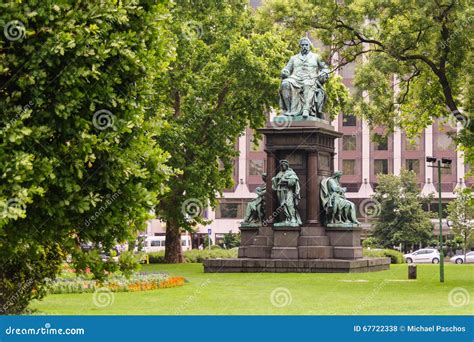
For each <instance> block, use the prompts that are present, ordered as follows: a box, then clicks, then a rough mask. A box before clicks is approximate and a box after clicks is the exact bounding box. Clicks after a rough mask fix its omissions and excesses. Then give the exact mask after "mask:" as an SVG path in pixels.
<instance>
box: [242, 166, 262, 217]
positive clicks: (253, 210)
mask: <svg viewBox="0 0 474 342" xmlns="http://www.w3.org/2000/svg"><path fill="white" fill-rule="evenodd" d="M262 180H263V184H262V185H261V186H259V187H257V188H256V189H255V192H256V193H257V198H256V199H254V200H253V201H251V202H249V203H248V204H247V209H246V210H245V217H244V221H243V222H242V224H244V225H245V224H249V223H262V222H263V220H265V194H266V192H267V184H266V182H267V174H266V173H262Z"/></svg>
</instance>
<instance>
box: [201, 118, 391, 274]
mask: <svg viewBox="0 0 474 342" xmlns="http://www.w3.org/2000/svg"><path fill="white" fill-rule="evenodd" d="M284 119H285V120H287V121H283V123H284V125H282V124H281V122H280V123H278V124H276V123H275V122H274V123H273V124H269V125H267V127H266V128H263V129H260V130H259V132H260V133H262V134H263V135H264V136H265V144H266V145H265V151H266V153H267V184H266V187H267V191H266V198H265V201H266V207H265V209H266V218H265V220H264V221H263V222H262V224H261V225H260V226H258V227H256V226H255V225H254V226H252V227H250V226H248V225H247V226H246V225H243V226H241V228H240V229H241V234H242V235H241V236H242V243H241V247H240V248H239V258H238V259H216V260H205V261H204V271H205V272H368V271H380V270H385V269H388V268H389V264H390V259H387V258H363V257H362V247H361V245H360V233H361V228H360V227H357V226H355V227H354V226H352V225H350V226H335V227H327V228H325V227H323V226H322V224H321V221H320V218H321V215H320V210H321V206H320V190H319V188H320V183H321V180H322V179H323V178H324V177H329V176H331V175H332V173H333V172H334V169H333V165H334V163H333V159H334V155H335V152H334V141H335V139H337V138H339V137H341V136H342V133H339V132H336V131H335V130H334V128H333V127H332V126H331V125H329V123H328V122H325V121H322V120H301V118H300V120H299V121H291V120H290V119H288V118H284ZM283 159H286V160H288V162H289V166H290V167H291V168H292V169H293V171H295V173H296V174H297V175H298V178H299V182H300V186H301V191H300V195H301V199H300V201H299V207H298V211H299V214H300V217H301V220H302V222H303V224H302V226H301V227H290V226H286V225H285V224H284V223H281V222H282V221H283V220H282V217H281V216H280V215H281V210H278V208H277V206H278V201H277V198H276V194H275V192H274V191H273V190H272V177H274V176H275V175H276V174H277V172H278V165H279V162H280V160H283ZM275 223H277V224H275Z"/></svg>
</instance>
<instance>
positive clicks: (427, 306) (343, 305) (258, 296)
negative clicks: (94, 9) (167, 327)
mask: <svg viewBox="0 0 474 342" xmlns="http://www.w3.org/2000/svg"><path fill="white" fill-rule="evenodd" d="M202 270H203V267H202V265H201V264H181V265H164V264H157V265H146V266H144V267H143V269H142V271H162V272H168V273H170V274H171V275H176V276H184V277H186V278H187V280H188V281H189V283H187V284H185V285H184V286H182V287H177V288H169V289H160V290H154V291H144V292H134V293H130V292H123V293H114V294H113V296H114V300H113V303H112V304H111V305H109V306H107V307H96V306H95V305H94V303H93V295H92V294H90V293H89V294H58V295H49V296H47V297H46V298H44V299H43V300H42V301H35V302H33V303H32V305H31V308H32V309H35V310H36V313H38V314H61V315H101V314H105V315H110V314H112V315H115V314H117V315H174V314H179V315H192V314H193V315H241V314H242V315H264V314H270V315H285V314H287V315H382V314H385V315H387V314H394V315H402V314H403V315H425V314H432V315H472V314H474V292H473V289H474V265H453V264H447V265H445V276H446V280H445V283H444V284H441V283H440V282H439V266H438V265H418V279H417V280H414V281H413V280H412V281H408V280H407V265H406V264H402V265H391V267H390V270H389V271H383V272H373V273H358V274H357V273H353V274H322V273H312V274H301V273H300V274H294V273H293V274H292V273H287V274H282V273H280V274H269V273H238V274H236V273H228V274H208V273H203V271H202ZM455 288H462V289H463V290H459V289H456V290H454V289H455ZM273 291H275V292H273ZM450 291H457V292H451V295H450ZM272 292H273V294H274V295H273V303H274V304H276V305H273V304H272ZM290 297H291V300H290ZM450 298H451V303H454V304H459V303H460V301H464V303H466V305H463V306H459V307H456V306H453V305H450ZM284 304H286V305H284ZM279 305H283V306H281V307H279Z"/></svg>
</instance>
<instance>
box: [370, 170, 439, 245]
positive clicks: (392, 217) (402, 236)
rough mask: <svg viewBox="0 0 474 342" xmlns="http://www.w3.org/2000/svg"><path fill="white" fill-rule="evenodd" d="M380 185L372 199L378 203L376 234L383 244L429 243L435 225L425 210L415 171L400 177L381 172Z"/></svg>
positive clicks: (374, 233) (407, 172) (427, 199)
mask: <svg viewBox="0 0 474 342" xmlns="http://www.w3.org/2000/svg"><path fill="white" fill-rule="evenodd" d="M378 182H379V183H378V186H377V189H376V191H375V193H374V194H373V196H372V198H373V199H374V200H375V201H376V203H377V205H378V206H379V209H380V210H379V212H380V214H379V216H378V220H377V222H375V224H374V231H373V236H374V237H375V238H376V239H377V240H378V241H379V242H380V244H381V245H382V246H383V247H392V246H394V245H399V244H403V246H404V248H403V249H407V247H408V246H411V245H413V244H427V243H428V242H429V241H431V237H432V231H433V225H432V224H431V220H430V215H428V214H427V213H426V212H425V211H423V209H422V204H423V202H424V201H429V200H430V199H431V198H423V197H422V196H421V194H420V189H419V187H418V184H417V178H416V174H415V173H414V172H413V171H402V172H401V174H400V176H395V175H382V174H379V175H378Z"/></svg>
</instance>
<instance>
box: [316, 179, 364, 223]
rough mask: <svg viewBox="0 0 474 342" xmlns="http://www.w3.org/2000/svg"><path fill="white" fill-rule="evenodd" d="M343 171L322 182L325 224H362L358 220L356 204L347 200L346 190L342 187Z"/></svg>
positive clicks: (321, 191)
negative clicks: (340, 181)
mask: <svg viewBox="0 0 474 342" xmlns="http://www.w3.org/2000/svg"><path fill="white" fill-rule="evenodd" d="M341 176H342V172H341V171H336V172H334V174H333V175H332V176H331V177H328V178H324V179H323V180H322V181H321V189H320V193H321V205H322V208H323V213H324V214H325V221H326V222H325V223H326V224H328V223H329V224H330V223H333V224H334V223H336V224H337V223H345V224H360V222H359V221H358V220H357V215H356V208H355V204H354V203H352V202H351V201H349V200H348V199H346V195H345V193H346V188H343V187H341V185H340V183H339V180H340V178H341Z"/></svg>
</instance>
